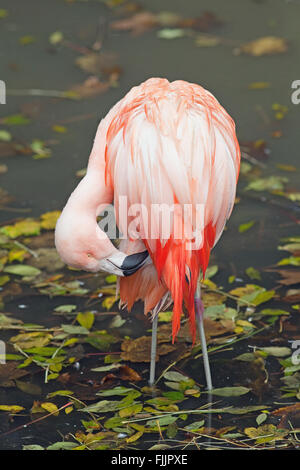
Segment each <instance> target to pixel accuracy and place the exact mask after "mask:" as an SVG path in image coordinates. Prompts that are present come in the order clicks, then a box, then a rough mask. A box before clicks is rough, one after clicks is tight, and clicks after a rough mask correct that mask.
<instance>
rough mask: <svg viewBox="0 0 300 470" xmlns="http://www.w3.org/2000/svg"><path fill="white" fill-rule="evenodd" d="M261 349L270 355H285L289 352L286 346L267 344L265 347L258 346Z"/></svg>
mask: <svg viewBox="0 0 300 470" xmlns="http://www.w3.org/2000/svg"><path fill="white" fill-rule="evenodd" d="M259 349H260V350H261V351H264V352H266V353H267V354H269V355H270V356H275V357H286V356H289V355H290V354H291V349H290V348H287V347H280V346H268V347H265V348H259Z"/></svg>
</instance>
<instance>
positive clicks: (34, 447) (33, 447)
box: [22, 444, 45, 450]
mask: <svg viewBox="0 0 300 470" xmlns="http://www.w3.org/2000/svg"><path fill="white" fill-rule="evenodd" d="M22 449H23V450H45V448H44V447H42V446H40V445H38V444H28V445H24V446H23V447H22Z"/></svg>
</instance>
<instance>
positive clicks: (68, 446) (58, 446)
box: [47, 441, 78, 450]
mask: <svg viewBox="0 0 300 470" xmlns="http://www.w3.org/2000/svg"><path fill="white" fill-rule="evenodd" d="M75 447H78V443H77V442H67V441H62V442H55V443H54V444H51V445H50V446H48V447H47V450H72V449H74V448H75Z"/></svg>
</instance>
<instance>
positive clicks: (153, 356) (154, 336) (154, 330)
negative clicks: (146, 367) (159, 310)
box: [149, 314, 158, 387]
mask: <svg viewBox="0 0 300 470" xmlns="http://www.w3.org/2000/svg"><path fill="white" fill-rule="evenodd" d="M157 322H158V314H157V315H155V317H154V318H153V322H152V336H151V358H150V378H149V385H150V387H152V386H153V385H154V380H155V359H156V346H157Z"/></svg>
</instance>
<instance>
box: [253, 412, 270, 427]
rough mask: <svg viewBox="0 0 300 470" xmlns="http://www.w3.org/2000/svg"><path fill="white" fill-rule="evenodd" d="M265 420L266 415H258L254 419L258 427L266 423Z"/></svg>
mask: <svg viewBox="0 0 300 470" xmlns="http://www.w3.org/2000/svg"><path fill="white" fill-rule="evenodd" d="M266 419H267V414H266V413H260V414H259V415H258V416H257V417H256V422H257V424H258V426H259V425H260V424H262V423H263V422H264V421H266Z"/></svg>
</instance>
